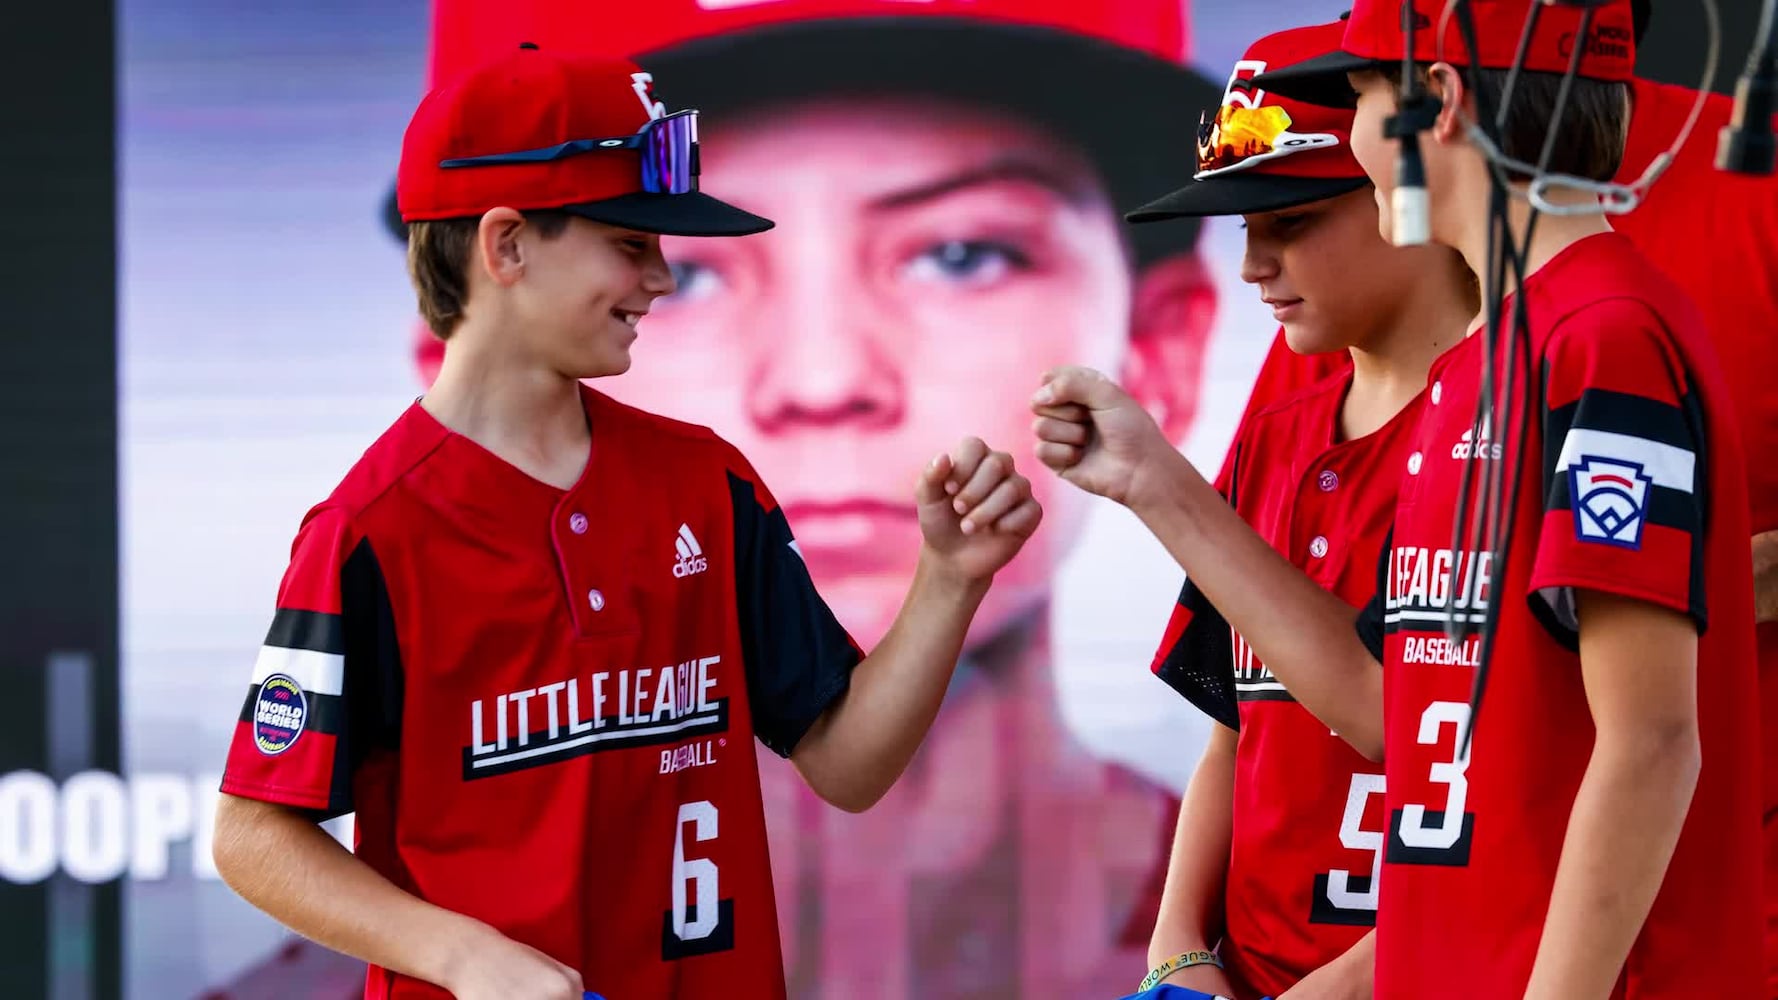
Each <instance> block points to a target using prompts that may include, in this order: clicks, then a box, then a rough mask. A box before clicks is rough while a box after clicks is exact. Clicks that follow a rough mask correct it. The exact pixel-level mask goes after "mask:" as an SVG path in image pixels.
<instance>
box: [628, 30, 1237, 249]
mask: <svg viewBox="0 0 1778 1000" xmlns="http://www.w3.org/2000/svg"><path fill="white" fill-rule="evenodd" d="M636 62H637V63H639V64H640V65H641V67H642V68H643V69H645V70H649V71H651V72H653V73H654V77H655V80H656V83H657V86H658V93H659V95H660V96H661V97H662V99H664V100H666V101H667V102H668V104H669V106H671V107H688V108H689V107H695V108H698V109H699V110H700V111H703V112H705V113H706V115H707V118H706V122H705V124H704V126H703V127H704V128H705V129H706V130H707V131H706V134H707V135H708V134H711V133H713V132H714V131H715V130H716V129H719V128H721V125H720V124H719V123H721V122H723V121H727V120H731V119H732V118H733V117H734V116H737V115H739V114H742V113H746V112H750V111H754V110H756V109H758V108H761V107H767V106H771V105H776V104H789V103H795V102H798V101H806V100H809V99H810V98H821V97H871V96H878V95H893V96H900V95H915V96H931V97H936V98H945V99H952V100H959V101H962V102H965V103H969V104H980V105H982V106H984V107H988V108H992V109H995V110H999V111H1002V112H1010V113H1012V114H1014V115H1016V116H1018V117H1020V118H1022V119H1026V120H1030V121H1033V122H1036V123H1038V124H1039V125H1041V126H1044V127H1046V128H1048V129H1049V130H1051V131H1052V132H1054V133H1055V134H1056V135H1058V136H1060V137H1061V138H1062V139H1063V140H1064V141H1068V142H1070V144H1072V145H1076V146H1078V147H1079V148H1080V149H1081V150H1082V151H1083V152H1084V153H1085V154H1087V155H1088V156H1089V157H1091V159H1092V160H1093V162H1094V164H1095V165H1096V166H1097V167H1098V169H1099V171H1100V173H1101V175H1102V176H1103V178H1104V180H1105V184H1106V188H1107V193H1108V194H1109V196H1110V198H1111V201H1112V204H1113V205H1116V206H1119V207H1120V208H1121V207H1122V206H1126V205H1132V204H1136V203H1137V202H1138V201H1140V200H1141V199H1143V198H1148V197H1152V196H1153V195H1154V194H1155V193H1156V192H1158V191H1164V190H1166V189H1167V188H1169V187H1172V186H1173V185H1175V184H1178V183H1179V178H1180V176H1181V175H1187V176H1189V173H1190V171H1191V169H1192V165H1193V164H1194V163H1196V158H1197V145H1196V143H1197V128H1196V126H1197V122H1198V115H1199V112H1200V111H1201V110H1205V109H1214V108H1215V107H1216V106H1217V105H1218V104H1219V103H1221V100H1222V85H1221V82H1220V81H1216V82H1212V81H1211V80H1209V79H1208V78H1206V77H1204V76H1203V75H1202V74H1200V73H1198V72H1196V71H1195V70H1193V69H1191V68H1190V67H1188V66H1183V65H1179V64H1175V63H1171V62H1167V61H1164V60H1162V59H1159V58H1157V57H1155V56H1153V55H1149V54H1147V53H1143V52H1137V51H1134V50H1131V49H1127V48H1124V47H1122V46H1119V45H1114V44H1112V43H1110V42H1107V41H1103V40H1100V39H1097V38H1091V37H1088V36H1085V35H1081V34H1076V33H1074V32H1069V31H1062V30H1059V29H1051V28H1042V27H1034V26H1028V25H1015V24H1007V23H1004V22H1000V21H993V20H987V19H980V18H971V17H961V16H957V17H952V16H933V17H928V16H918V15H911V14H910V15H906V16H896V17H833V18H814V19H811V20H808V21H799V22H795V23H789V24H777V25H771V26H767V27H760V28H753V29H748V30H745V31H737V32H734V33H732V34H726V35H716V36H712V37H708V38H702V39H697V40H694V41H688V42H682V43H679V44H677V45H674V46H671V47H669V48H667V49H664V50H661V51H657V52H645V53H639V54H637V56H636ZM706 182H707V183H708V182H709V181H708V178H707V179H706ZM1129 235H1130V238H1131V241H1132V243H1133V245H1134V250H1135V255H1136V259H1137V261H1138V262H1139V263H1148V262H1153V261H1156V260H1160V259H1163V258H1165V257H1167V256H1170V255H1172V254H1175V253H1179V252H1182V251H1184V250H1189V249H1191V248H1192V247H1193V246H1194V245H1195V244H1196V240H1197V230H1196V229H1195V228H1194V227H1189V226H1184V225H1181V226H1174V227H1162V228H1158V229H1157V228H1154V227H1148V228H1145V229H1143V230H1140V231H1133V232H1131V233H1130V234H1129Z"/></svg>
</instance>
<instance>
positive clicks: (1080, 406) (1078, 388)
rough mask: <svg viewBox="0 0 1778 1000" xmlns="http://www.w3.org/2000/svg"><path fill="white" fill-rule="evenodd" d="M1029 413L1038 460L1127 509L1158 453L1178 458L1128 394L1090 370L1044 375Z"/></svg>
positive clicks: (1055, 370)
mask: <svg viewBox="0 0 1778 1000" xmlns="http://www.w3.org/2000/svg"><path fill="white" fill-rule="evenodd" d="M1031 410H1032V412H1034V413H1036V414H1037V419H1036V420H1035V421H1034V422H1033V423H1032V425H1031V430H1032V432H1033V433H1035V434H1036V435H1037V440H1038V445H1037V458H1038V460H1039V461H1041V462H1043V464H1045V465H1047V466H1049V467H1050V468H1052V469H1054V470H1055V471H1056V472H1057V474H1059V475H1060V476H1061V477H1062V478H1063V479H1066V480H1067V481H1068V482H1071V483H1073V484H1074V485H1076V486H1078V487H1080V488H1081V489H1083V490H1086V491H1087V492H1089V493H1097V494H1099V495H1100V496H1102V497H1106V498H1108V499H1111V500H1115V501H1117V502H1118V503H1121V504H1124V505H1126V506H1128V505H1131V504H1132V503H1133V502H1134V501H1135V499H1136V498H1137V494H1138V493H1139V491H1140V489H1141V482H1142V474H1143V467H1144V466H1145V465H1147V464H1148V463H1149V462H1151V461H1152V459H1153V458H1154V457H1155V456H1156V455H1158V454H1159V453H1161V452H1162V451H1165V452H1168V453H1170V454H1173V455H1177V454H1178V452H1176V451H1174V449H1173V446H1172V445H1171V444H1169V443H1168V442H1167V438H1166V435H1164V434H1162V433H1161V429H1160V427H1159V426H1157V425H1156V424H1155V422H1154V418H1153V417H1150V416H1149V415H1148V413H1147V412H1146V411H1144V410H1143V409H1142V407H1140V406H1138V405H1136V401H1135V400H1134V399H1131V398H1130V395H1129V393H1126V392H1124V390H1123V389H1121V388H1119V387H1118V385H1117V383H1115V382H1113V381H1111V380H1110V379H1108V378H1106V377H1105V376H1104V375H1102V374H1100V373H1099V372H1096V371H1094V370H1093V369H1091V368H1078V367H1073V366H1070V367H1065V368H1057V369H1054V370H1053V371H1048V372H1045V373H1044V375H1043V385H1042V387H1040V388H1039V389H1038V390H1037V393H1036V394H1035V395H1033V396H1032V397H1031Z"/></svg>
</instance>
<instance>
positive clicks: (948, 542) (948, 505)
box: [914, 437, 1043, 584]
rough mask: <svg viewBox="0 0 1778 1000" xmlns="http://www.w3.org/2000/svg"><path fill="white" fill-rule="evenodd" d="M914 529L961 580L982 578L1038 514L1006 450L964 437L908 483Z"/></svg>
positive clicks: (1014, 549)
mask: <svg viewBox="0 0 1778 1000" xmlns="http://www.w3.org/2000/svg"><path fill="white" fill-rule="evenodd" d="M914 500H915V502H916V503H917V504H918V505H919V510H920V531H921V533H922V534H923V535H925V537H926V549H927V552H928V554H929V555H931V556H932V557H934V558H935V560H936V561H937V563H938V565H939V566H940V567H941V568H943V569H945V570H947V571H949V572H950V574H951V575H952V576H954V577H955V578H957V579H959V580H962V581H964V582H966V583H972V584H973V583H985V582H987V581H988V580H989V579H991V578H992V577H993V576H994V574H995V573H996V572H998V571H999V570H1000V568H1001V567H1002V566H1005V565H1006V564H1007V563H1009V562H1011V561H1012V557H1013V556H1015V555H1017V554H1018V552H1019V549H1020V548H1021V547H1023V546H1024V544H1025V540H1026V539H1027V538H1030V537H1031V533H1032V532H1034V531H1036V530H1037V525H1038V522H1040V521H1042V520H1043V508H1042V507H1040V506H1038V503H1037V501H1036V500H1035V499H1034V498H1033V497H1032V496H1031V481H1030V480H1029V479H1026V478H1025V477H1024V476H1021V475H1019V473H1018V471H1017V470H1016V469H1014V468H1013V461H1012V456H1011V455H1008V454H1007V453H1006V452H1003V451H990V450H989V449H988V446H987V445H986V444H984V443H983V442H982V440H981V439H980V438H973V437H972V438H964V439H963V441H962V442H961V443H960V444H958V445H957V447H956V448H955V449H954V450H953V451H952V452H951V453H949V454H943V455H939V456H938V457H937V458H934V459H933V460H932V461H931V462H930V463H928V464H927V466H926V469H925V471H923V472H922V473H921V474H920V482H919V484H918V485H917V486H916V487H915V488H914Z"/></svg>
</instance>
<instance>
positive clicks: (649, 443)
mask: <svg viewBox="0 0 1778 1000" xmlns="http://www.w3.org/2000/svg"><path fill="white" fill-rule="evenodd" d="M586 391H587V394H588V398H589V403H588V407H589V410H590V411H591V412H592V414H593V422H594V426H593V435H594V438H595V441H596V442H597V444H596V445H595V446H596V447H615V448H618V449H620V450H621V451H623V452H624V453H625V454H626V458H629V459H632V460H633V461H634V462H636V463H637V464H638V465H644V466H651V467H655V468H666V469H668V470H670V471H672V472H674V473H688V474H696V473H699V472H703V471H706V470H709V469H711V468H722V469H726V470H727V471H729V472H733V473H736V474H738V475H740V476H742V477H743V478H745V479H748V480H752V481H757V480H758V478H759V477H758V475H757V474H756V473H755V472H754V471H753V467H752V465H751V464H750V463H748V461H747V459H746V457H745V456H743V455H742V454H741V451H740V449H738V448H736V447H735V446H734V445H733V444H730V443H729V441H728V440H727V439H726V438H724V437H723V436H722V435H720V434H718V433H716V431H715V430H713V429H711V428H709V427H706V426H704V425H703V424H694V423H690V422H688V421H684V420H676V419H674V418H672V417H667V416H663V415H661V414H659V413H653V412H651V411H648V410H644V409H641V408H640V407H636V406H631V405H629V404H628V403H621V402H619V401H617V400H616V399H613V398H612V397H610V396H608V395H605V394H604V393H602V392H599V391H598V390H596V389H591V388H588V389H587V390H586Z"/></svg>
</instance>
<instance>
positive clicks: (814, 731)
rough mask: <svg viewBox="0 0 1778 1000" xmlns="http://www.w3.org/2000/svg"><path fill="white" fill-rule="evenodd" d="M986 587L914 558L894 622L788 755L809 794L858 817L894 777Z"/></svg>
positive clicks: (939, 696) (941, 693) (945, 682)
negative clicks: (911, 576)
mask: <svg viewBox="0 0 1778 1000" xmlns="http://www.w3.org/2000/svg"><path fill="white" fill-rule="evenodd" d="M988 585H989V581H987V580H980V581H975V580H960V579H956V578H953V577H951V576H949V575H947V574H945V573H943V572H941V571H938V570H935V569H934V568H933V566H932V565H931V564H930V563H929V562H928V561H927V560H926V559H925V558H924V557H923V558H922V559H921V561H920V565H919V567H918V568H917V569H916V570H915V571H914V582H913V584H912V585H911V586H910V587H909V588H908V596H907V599H906V601H905V602H904V603H903V604H902V608H901V613H900V614H898V615H897V616H896V618H895V623H894V624H893V625H892V626H890V628H889V631H888V633H887V634H886V635H885V636H884V637H883V641H882V642H880V643H878V644H877V648H876V649H874V650H872V651H871V653H870V655H869V656H867V657H865V658H864V662H862V663H860V664H859V665H858V666H857V668H855V669H854V670H853V672H852V682H851V686H850V688H849V689H848V690H847V692H846V694H845V695H844V696H843V697H841V698H840V700H839V701H838V702H837V703H835V704H834V706H833V707H832V708H830V709H828V710H827V712H826V713H825V714H823V715H822V716H821V718H820V719H819V720H817V721H816V723H815V725H814V726H812V727H811V728H810V729H809V732H808V733H807V734H805V735H804V736H803V738H802V741H801V742H799V743H798V744H797V747H796V751H795V752H794V753H793V754H792V756H791V759H792V761H794V762H795V764H796V766H797V769H798V770H799V771H801V772H802V775H803V778H804V779H805V780H806V781H808V783H809V786H810V787H811V788H813V789H814V790H815V793H816V794H818V795H820V796H821V797H822V798H823V799H826V800H827V801H828V802H830V803H832V804H833V805H836V806H839V807H840V808H842V809H847V810H850V811H853V812H858V811H861V810H864V809H868V808H869V807H870V806H872V805H874V804H875V803H876V801H877V800H878V799H880V798H882V797H883V793H885V792H887V791H888V790H889V788H890V786H891V785H893V784H895V781H896V779H897V778H899V777H901V773H902V771H903V770H905V769H906V768H907V765H908V762H909V761H910V760H912V759H913V756H914V751H915V750H916V749H918V748H919V746H920V741H921V740H923V739H924V738H925V737H926V732H927V730H928V729H930V728H931V727H932V720H933V719H934V718H936V717H937V715H938V709H939V705H940V704H941V703H942V702H943V701H944V697H945V689H946V688H947V687H948V686H949V685H950V682H951V674H952V672H953V671H954V670H955V669H956V666H957V660H958V658H959V657H960V656H962V653H963V640H964V638H965V636H966V635H967V634H968V632H969V624H970V621H971V620H972V619H973V618H974V617H975V612H976V609H977V608H978V607H980V606H981V602H982V598H984V597H985V596H987V593H988Z"/></svg>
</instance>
